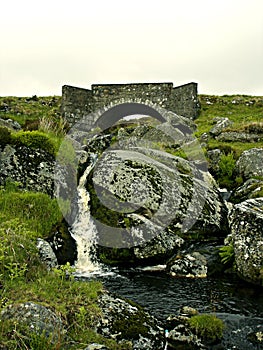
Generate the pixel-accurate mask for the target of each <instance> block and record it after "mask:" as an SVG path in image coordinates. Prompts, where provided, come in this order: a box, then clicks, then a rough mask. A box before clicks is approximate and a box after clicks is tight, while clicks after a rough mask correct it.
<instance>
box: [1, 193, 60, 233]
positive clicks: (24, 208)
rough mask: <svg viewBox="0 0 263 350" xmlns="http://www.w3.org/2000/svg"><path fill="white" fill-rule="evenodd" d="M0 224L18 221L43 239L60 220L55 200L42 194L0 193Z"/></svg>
mask: <svg viewBox="0 0 263 350" xmlns="http://www.w3.org/2000/svg"><path fill="white" fill-rule="evenodd" d="M0 218H1V222H2V223H3V222H5V221H10V220H11V221H12V220H14V219H15V220H18V221H19V222H20V223H21V224H23V226H25V227H27V228H28V229H30V231H32V232H34V233H35V235H37V236H40V237H43V236H46V235H48V233H49V232H50V231H51V228H52V226H53V225H55V224H56V223H58V222H60V221H61V220H62V214H61V212H60V210H59V206H58V203H57V201H56V200H55V199H50V197H49V196H48V195H47V194H44V193H32V192H7V191H5V190H1V191H0Z"/></svg>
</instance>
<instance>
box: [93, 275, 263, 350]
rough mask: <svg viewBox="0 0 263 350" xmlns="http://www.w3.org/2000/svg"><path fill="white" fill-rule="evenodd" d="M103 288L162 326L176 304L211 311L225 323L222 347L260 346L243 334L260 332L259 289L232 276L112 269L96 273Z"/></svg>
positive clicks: (262, 296) (262, 294) (262, 295)
mask: <svg viewBox="0 0 263 350" xmlns="http://www.w3.org/2000/svg"><path fill="white" fill-rule="evenodd" d="M96 278H97V279H99V280H101V281H102V282H103V284H104V286H105V288H106V289H107V290H109V291H110V292H113V293H116V294H118V295H121V296H122V297H125V298H129V299H131V300H133V301H135V302H138V303H139V304H140V305H142V306H144V307H145V308H146V310H148V311H149V312H150V313H151V314H153V315H154V316H155V317H156V318H158V319H159V320H160V321H161V322H162V323H163V327H164V328H165V320H166V318H167V317H168V316H169V315H171V314H176V313H177V312H178V310H179V309H180V307H182V306H185V305H187V306H191V307H194V308H196V309H197V310H198V311H199V312H200V313H214V314H216V315H217V316H218V317H219V318H221V319H222V320H223V321H224V322H225V325H226V328H225V331H224V337H223V340H222V343H221V345H222V346H223V348H222V349H239V350H250V349H251V350H252V349H263V347H262V346H261V347H260V346H259V345H256V344H253V343H252V342H251V341H250V340H248V339H247V334H249V333H252V332H259V331H261V332H263V290H262V288H259V287H256V286H252V285H250V284H247V283H245V282H243V281H241V280H240V279H238V278H236V277H233V276H224V277H222V278H218V279H216V278H205V279H185V278H183V279H178V278H172V277H170V276H168V275H167V274H165V273H164V272H163V271H158V270H157V271H151V270H149V271H147V270H146V271H145V270H139V269H132V270H120V269H118V271H117V270H116V271H115V273H111V274H106V275H105V276H103V275H101V276H97V277H96Z"/></svg>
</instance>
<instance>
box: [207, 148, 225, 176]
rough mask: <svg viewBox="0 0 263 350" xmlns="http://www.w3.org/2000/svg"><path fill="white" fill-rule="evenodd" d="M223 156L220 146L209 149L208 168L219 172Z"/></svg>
mask: <svg viewBox="0 0 263 350" xmlns="http://www.w3.org/2000/svg"><path fill="white" fill-rule="evenodd" d="M221 156H222V152H221V150H220V149H219V148H216V149H212V150H210V151H207V157H208V159H209V164H208V169H209V171H212V172H213V173H217V172H218V170H219V164H218V163H219V161H220V158H221Z"/></svg>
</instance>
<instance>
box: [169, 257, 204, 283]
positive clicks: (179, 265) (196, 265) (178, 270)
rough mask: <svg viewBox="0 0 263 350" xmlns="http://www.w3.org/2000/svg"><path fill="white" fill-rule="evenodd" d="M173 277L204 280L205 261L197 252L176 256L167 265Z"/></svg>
mask: <svg viewBox="0 0 263 350" xmlns="http://www.w3.org/2000/svg"><path fill="white" fill-rule="evenodd" d="M167 271H168V272H169V274H170V275H171V276H173V277H188V278H204V277H206V276H207V260H206V258H205V257H204V256H203V255H202V254H200V253H199V252H193V253H191V254H190V253H189V254H185V255H182V256H180V255H178V256H176V257H175V258H174V259H171V260H170V261H169V263H168V264H167Z"/></svg>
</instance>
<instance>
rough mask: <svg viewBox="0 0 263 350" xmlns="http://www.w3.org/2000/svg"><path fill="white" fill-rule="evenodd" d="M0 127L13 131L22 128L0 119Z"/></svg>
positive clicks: (13, 122)
mask: <svg viewBox="0 0 263 350" xmlns="http://www.w3.org/2000/svg"><path fill="white" fill-rule="evenodd" d="M7 108H8V107H7ZM0 126H4V127H7V128H9V129H13V130H20V129H21V128H22V127H21V125H20V124H19V123H18V122H17V121H15V120H12V119H2V118H0Z"/></svg>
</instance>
